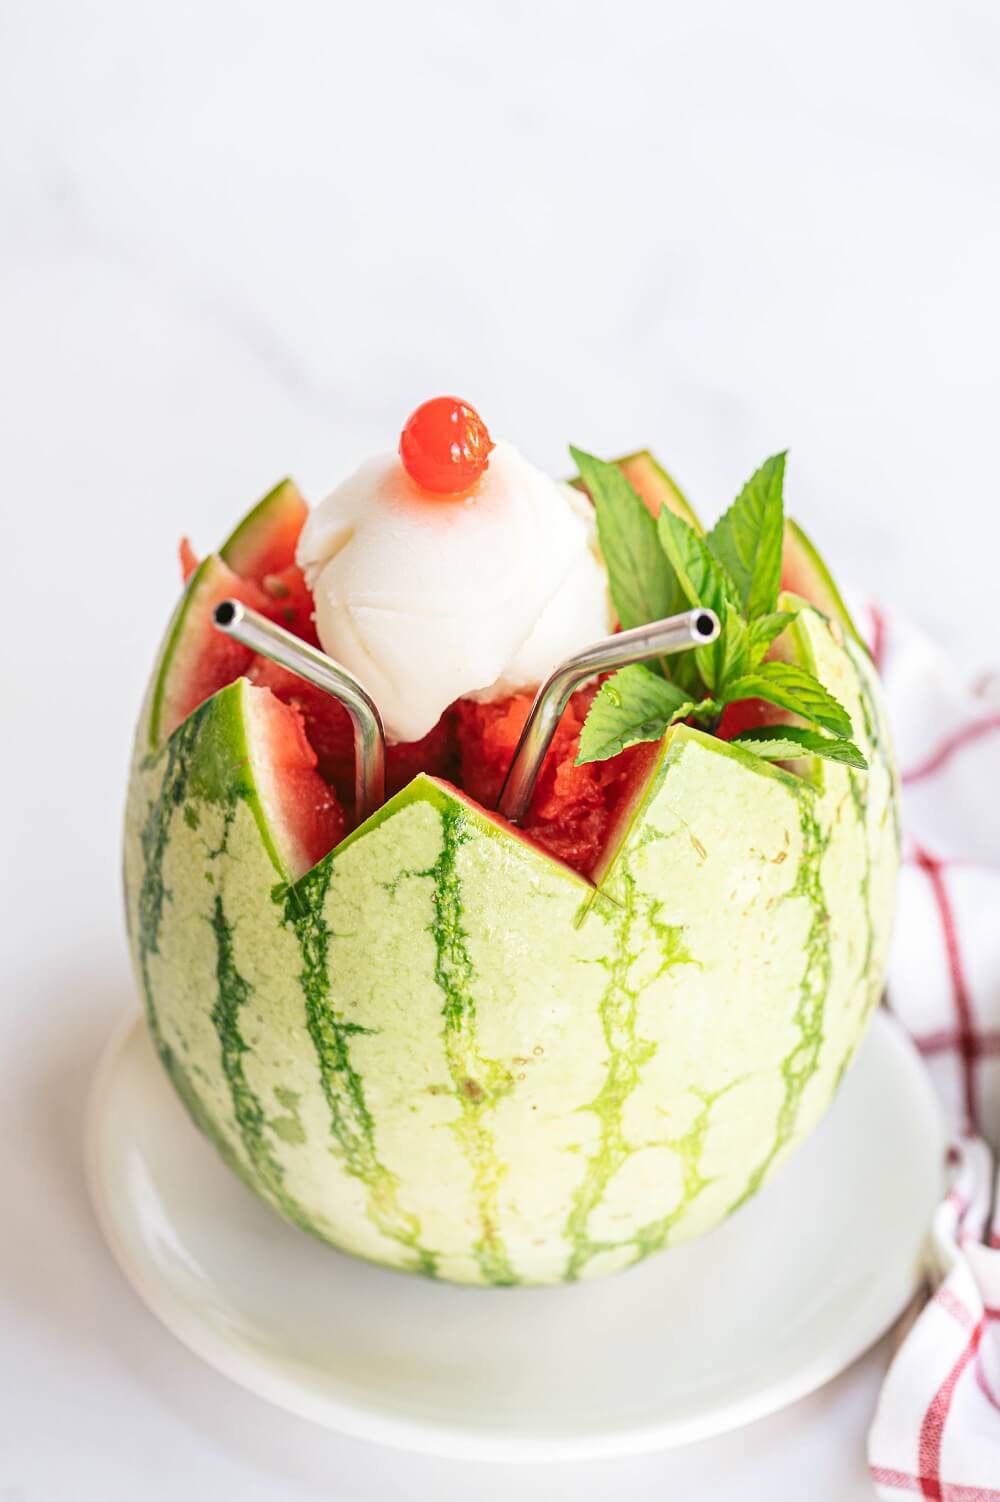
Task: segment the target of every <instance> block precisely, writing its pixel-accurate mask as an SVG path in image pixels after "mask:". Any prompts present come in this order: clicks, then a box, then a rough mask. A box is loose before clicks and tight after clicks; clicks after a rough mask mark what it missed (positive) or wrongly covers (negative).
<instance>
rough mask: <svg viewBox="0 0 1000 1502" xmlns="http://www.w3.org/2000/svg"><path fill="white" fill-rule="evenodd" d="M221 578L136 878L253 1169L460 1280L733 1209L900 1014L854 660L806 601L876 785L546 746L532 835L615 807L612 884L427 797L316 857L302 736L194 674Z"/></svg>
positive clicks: (181, 1087)
mask: <svg viewBox="0 0 1000 1502" xmlns="http://www.w3.org/2000/svg"><path fill="white" fill-rule="evenodd" d="M256 551H257V558H258V559H259V557H260V555H261V552H262V551H263V550H262V549H261V548H258V549H257V550H256ZM269 561H270V560H269ZM255 566H256V564H255ZM223 570H225V572H223ZM202 571H204V572H202ZM233 578H234V575H233V574H232V572H231V571H230V570H229V569H228V567H227V565H226V563H225V561H224V560H219V559H217V560H211V559H210V560H206V563H205V564H203V565H201V568H200V570H199V573H198V574H196V575H195V576H194V578H193V579H192V580H191V583H190V584H189V586H188V593H187V595H186V596H185V602H184V603H183V604H182V606H181V608H180V611H179V614H178V617H177V619H176V621H175V624H174V626H173V627H172V628H171V630H170V631H169V632H168V636H167V640H166V643H165V646H164V649H163V652H162V654H161V658H160V661H159V663H158V665H157V667H156V668H155V669H154V674H153V681H152V684H151V689H150V693H149V696H148V698H147V704H146V708H145V710H144V713H143V717H142V720H141V723H140V728H139V734H138V738H137V745H136V756H135V761H134V765H133V772H132V781H131V786H130V792H129V805H128V817H127V830H126V846H125V869H126V892H127V902H128V912H129V928H130V938H131V945H132V952H133V956H134V959H135V966H136V973H137V976H138V979H139V985H140V988H141V991H142V995H143V998H144V1002H145V1006H146V1011H147V1016H148V1018H149V1025H150V1029H151V1032H152V1035H153V1037H154V1040H155V1042H156V1045H157V1049H158V1051H159V1054H160V1057H161V1059H162V1060H163V1063H164V1066H165V1068H166V1069H167V1071H168V1073H169V1074H170V1076H171V1078H172V1079H173V1081H174V1084H175V1086H176V1088H177V1090H178V1093H179V1095H180V1097H181V1099H182V1100H183V1101H184V1103H185V1104H186V1106H187V1107H188V1109H189V1110H190V1111H191V1113H192V1115H193V1116H194V1119H195V1120H196V1121H197V1122H198V1124H199V1126H200V1127H201V1128H202V1130H203V1131H204V1132H205V1133H206V1134H207V1135H208V1136H209V1137H210V1138H211V1140H212V1141H213V1142H214V1143H215V1144H216V1146H217V1147H218V1148H219V1150H220V1152H221V1153H222V1154H223V1156H224V1158H225V1159H226V1161H227V1162H228V1163H229V1164H230V1166H231V1167H232V1168H233V1169H234V1171H235V1172H237V1173H239V1174H240V1176H241V1177H242V1178H243V1179H244V1180H245V1182H246V1183H247V1184H248V1185H249V1186H250V1187H251V1188H252V1189H253V1190H254V1192H255V1193H257V1194H259V1195H260V1196H261V1197H262V1198H263V1199H264V1200H265V1201H266V1202H267V1203H269V1204H270V1205H272V1206H273V1207H274V1208H275V1209H276V1210H277V1211H279V1212H280V1213H281V1214H282V1215H284V1216H285V1217H286V1218H287V1219H289V1220H291V1221H292V1222H294V1223H295V1224H296V1225H299V1226H302V1227H305V1228H307V1229H309V1230H310V1231H312V1232H314V1233H315V1234H316V1235H318V1236H320V1237H322V1238H324V1239H326V1240H328V1241H330V1242H332V1243H333V1244H334V1245H336V1246H339V1247H342V1248H344V1249H346V1250H348V1251H351V1252H354V1253H356V1254H357V1255H360V1256H364V1257H368V1258H371V1259H373V1260H375V1261H378V1262H382V1263H385V1264H387V1265H390V1266H393V1267H397V1268H402V1269H406V1270H410V1271H418V1272H423V1273H425V1274H428V1275H431V1276H436V1277H441V1278H449V1279H455V1280H458V1281H462V1282H472V1283H520V1282H542V1283H548V1282H556V1281H560V1280H570V1281H572V1280H575V1279H577V1278H582V1277H590V1276H596V1275H599V1274H601V1273H607V1272H612V1271H615V1270H617V1269H620V1268H623V1267H627V1266H629V1265H630V1264H632V1263H634V1262H636V1261H638V1260H639V1259H640V1258H642V1257H644V1256H646V1255H648V1254H649V1253H651V1252H654V1251H657V1250H659V1249H661V1248H664V1247H670V1246H672V1245H674V1244H675V1243H677V1242H678V1241H681V1240H683V1239H685V1238H687V1237H690V1236H694V1235H697V1234H700V1233H701V1232H704V1231H706V1230H707V1229H709V1228H710V1227H711V1226H713V1225H715V1224H717V1223H718V1222H719V1221H720V1220H721V1219H722V1218H723V1217H724V1216H726V1215H727V1214H729V1213H730V1212H731V1211H733V1210H735V1209H736V1208H738V1207H739V1206H740V1205H741V1204H742V1203H743V1202H744V1201H745V1200H746V1199H747V1198H748V1197H749V1196H750V1195H752V1194H753V1193H754V1192H755V1191H756V1190H757V1189H758V1188H759V1187H760V1185H761V1184H762V1183H764V1182H765V1181H766V1180H767V1178H768V1177H769V1176H770V1174H771V1173H772V1172H773V1171H774V1170H775V1169H776V1168H777V1166H778V1165H779V1164H780V1163H781V1162H782V1161H783V1160H784V1159H785V1158H786V1157H787V1155H788V1153H789V1152H791V1151H792V1150H793V1148H794V1147H795V1146H796V1145H797V1144H798V1143H799V1142H800V1141H801V1140H802V1139H803V1138H804V1137H805V1136H806V1135H807V1133H808V1132H809V1131H810V1130H811V1129H812V1127H813V1126H814V1125H815V1123H816V1122H817V1121H818V1120H819V1118H820V1117H821V1116H822V1114H823V1112H824V1111H825V1109H826V1107H827V1105H828V1103H829V1101H830V1099H831V1097H832V1095H833V1093H834V1090H835V1089H836V1085H837V1083H838V1081H839V1079H840V1077H841V1075H842V1074H843V1071H844V1069H845V1068H846V1066H847V1063H848V1061H849V1060H850V1057H851V1055H852V1053H853V1051H854V1049H855V1047H856V1045H857V1043H858V1040H859V1038H860V1037H861V1035H862V1033H863V1031H864V1026H865V1022H866V1020H867V1018H868V1016H869V1014H870V1011H871V1009H872V1007H873V1006H874V1004H875V1002H876V1000H877V999H878V996H879V994H880V992H881V988H882V979H883V975H884V966H885V954H886V947H887V943H888V936H889V928H890V923H891V915H892V908H893V895H894V888H895V879H896V871H897V859H898V855H897V844H896V835H895V781H894V773H893V766H892V756H891V750H890V747H889V741H888V735H887V732H886V728H885V722H884V714H883V707H882V701H881V694H880V690H879V686H878V683H877V680H876V678H875V675H874V671H873V668H872V666H871V663H870V661H869V659H868V658H867V656H866V655H865V654H864V653H863V652H862V651H861V650H860V649H858V648H857V647H856V645H855V643H854V642H853V639H852V638H851V637H850V636H849V635H848V634H845V632H844V631H843V630H842V629H841V626H840V624H839V622H835V624H834V625H833V626H831V624H830V623H829V622H828V621H827V620H826V619H825V618H824V616H823V615H821V614H820V613H818V612H817V611H816V610H814V609H812V608H810V607H809V606H805V607H804V608H803V610H802V612H801V614H800V617H799V621H798V623H797V627H796V632H797V646H796V650H801V651H803V652H806V653H808V656H809V660H810V662H811V664H812V666H813V668H814V670H815V672H816V674H817V676H818V677H819V678H820V680H821V681H822V682H823V683H824V684H825V685H826V686H827V687H828V688H829V689H830V690H831V692H832V693H834V694H835V695H836V697H837V698H838V699H839V700H840V701H841V703H843V704H844V706H845V707H846V708H847V710H848V712H849V714H850V715H851V718H852V721H853V724H854V727H855V731H856V736H857V740H858V742H859V744H860V746H861V749H862V751H863V752H864V753H865V755H866V756H867V758H868V761H869V763H870V771H869V773H867V774H861V773H857V772H855V771H853V770H852V769H850V768H847V767H843V766H840V765H834V764H828V765H826V766H825V767H824V771H823V776H822V778H820V779H815V780H811V779H809V778H805V777H801V776H795V775H792V774H791V773H790V772H788V771H786V770H783V769H781V768H778V767H773V766H770V765H768V764H766V763H764V762H762V761H760V760H758V759H757V758H756V757H754V756H753V755H751V754H750V753H748V752H746V751H744V750H741V749H739V748H737V747H734V746H732V745H728V744H726V743H725V742H723V741H722V740H720V739H718V738H715V737H712V736H709V735H706V734H704V733H702V732H700V731H698V730H694V729H691V728H689V727H687V726H684V725H680V726H675V727H674V728H673V729H672V730H671V731H670V732H669V733H668V735H667V736H666V737H665V738H664V740H663V741H662V742H661V743H659V744H658V745H653V746H649V747H644V748H640V753H639V754H637V755H635V756H634V757H633V758H632V759H631V761H627V762H625V763H621V764H619V765H618V767H615V766H614V765H613V764H607V766H606V767H605V769H604V771H603V772H601V773H595V772H593V771H591V770H588V769H578V770H579V771H580V772H581V773H583V774H585V775H584V776H583V777H582V778H581V779H576V777H575V772H574V774H573V777H572V778H570V776H569V775H568V774H567V772H566V768H567V765H568V760H567V758H565V757H559V756H557V757H556V758H555V759H554V761H553V763H552V764H551V766H550V768H549V769H548V772H547V774H546V775H547V777H549V780H550V784H551V785H550V787H549V788H548V791H546V787H545V786H544V785H543V787H542V788H541V789H540V799H541V803H540V805H539V810H533V815H534V814H535V813H539V812H540V810H541V809H542V808H544V807H545V799H546V798H547V797H550V798H551V799H552V800H553V803H552V808H553V809H554V810H555V811H556V812H557V813H558V812H559V808H560V797H561V796H563V795H564V796H563V802H562V816H564V817H565V822H563V823H562V824H560V823H559V819H556V820H555V821H554V822H555V823H556V824H557V825H558V826H559V827H558V831H557V832H558V833H559V834H560V835H561V834H563V833H565V832H566V831H567V830H569V831H570V832H571V833H572V832H573V825H572V823H571V821H570V820H569V812H570V811H571V812H572V815H573V818H574V819H575V820H576V826H575V833H576V835H581V832H582V837H585V839H586V840H591V838H592V835H593V829H592V827H591V825H592V823H593V820H592V819H591V816H592V815H595V814H599V816H600V819H601V820H602V821H603V822H602V825H601V829H600V831H599V833H598V835H597V837H596V842H595V843H593V844H592V845H588V850H589V851H591V852H593V851H596V855H595V856H594V861H593V867H592V871H593V879H592V880H588V879H586V878H584V877H583V876H581V875H579V874H578V873H577V872H576V871H574V870H573V869H571V867H570V866H568V865H567V864H565V863H564V862H563V861H562V860H558V859H556V858H554V855H553V854H551V853H548V852H547V851H546V850H544V849H542V848H540V847H539V845H538V843H537V833H536V837H535V839H534V840H533V839H532V838H531V837H530V835H531V830H530V829H529V831H528V832H527V834H525V833H519V832H516V831H512V830H511V829H509V828H508V827H506V826H505V825H504V823H503V821H502V820H500V819H498V818H497V817H496V816H495V815H493V814H490V813H488V812H487V811H486V810H484V809H483V808H482V807H481V806H480V805H479V804H477V803H476V802H475V801H474V799H473V798H472V797H470V795H469V792H468V791H465V792H463V791H460V790H459V789H458V788H456V787H455V786H454V785H452V784H451V783H449V782H446V781H443V780H440V779H435V778H433V777H430V776H428V775H426V773H424V772H420V773H418V774H417V775H416V776H414V777H413V778H412V780H410V781H409V782H408V783H407V784H406V785H405V786H404V787H402V788H401V790H400V791H399V792H397V793H396V795H395V796H394V797H393V798H391V799H390V801H389V802H388V803H387V804H386V806H385V807H384V808H383V809H381V810H380V811H379V812H378V813H377V814H375V815H374V816H373V817H372V818H370V819H369V820H367V821H366V822H365V823H364V824H363V825H361V826H360V827H359V828H357V829H355V830H353V831H352V832H350V833H349V834H347V835H346V837H345V838H343V839H341V840H340V841H339V843H337V844H335V845H334V848H332V849H331V850H330V851H329V852H328V853H326V854H324V855H323V856H322V858H321V859H319V860H318V861H316V862H315V863H314V864H313V863H312V862H313V858H314V855H315V853H316V851H317V850H318V849H319V848H320V847H321V846H322V845H323V843H324V842H327V841H332V840H335V839H336V837H337V831H336V828H335V826H334V821H335V818H336V813H335V811H334V812H333V813H331V810H330V807H329V805H326V804H324V802H323V798H322V796H321V795H320V792H319V790H320V789H322V790H323V794H324V795H325V796H326V797H329V796H330V795H329V792H328V790H327V789H326V784H325V783H324V781H323V779H322V778H320V777H319V776H318V774H317V773H316V771H315V770H314V768H313V767H312V766H310V765H309V764H308V763H309V761H310V757H311V752H310V751H309V749H308V747H307V746H306V745H305V742H304V740H303V738H302V722H301V721H300V720H299V719H298V718H297V716H296V711H295V710H294V708H293V707H292V706H291V705H288V704H282V703H279V702H278V700H277V699H276V698H275V697H274V696H273V695H272V694H270V693H269V692H267V691H266V690H265V689H264V688H263V687H260V686H254V685H252V684H251V683H250V682H249V681H248V679H246V678H244V677H239V676H236V677H235V681H231V682H227V683H226V684H225V685H224V686H222V685H221V684H220V683H219V682H218V681H217V680H219V679H221V677H222V676H223V668H224V670H225V672H226V673H229V674H230V675H233V676H235V675H238V674H240V673H241V672H243V671H244V670H245V667H246V664H241V663H240V662H239V661H238V660H237V659H236V658H228V657H227V658H226V659H225V660H223V659H222V658H220V657H219V656H218V655H217V654H216V643H215V642H214V641H213V642H212V646H211V648H210V649H209V650H208V652H207V654H206V655H204V657H202V656H199V654H198V652H197V651H196V650H195V648H196V647H197V645H198V641H199V640H200V641H201V642H202V645H203V646H204V632H202V631H201V627H202V625H203V624H204V621H205V620H206V614H205V612H206V611H207V609H208V605H209V601H210V600H211V599H213V598H214V594H215V591H216V590H218V589H221V587H222V585H223V584H224V583H225V584H226V586H227V587H228V588H232V586H233ZM241 587H244V588H247V589H259V588H260V586H259V585H258V584H256V583H254V581H253V580H249V581H248V580H243V581H241ZM234 592H237V591H235V590H234ZM272 603H273V602H272ZM219 645H221V647H222V648H223V649H227V648H228V646H230V645H231V644H229V643H226V642H225V641H223V639H221V638H220V639H219ZM213 684H215V687H214V691H213V690H212V685H213ZM206 689H207V690H209V693H208V697H207V698H205V699H203V701H202V702H201V703H200V704H199V705H198V706H197V707H196V708H194V709H191V708H190V706H191V701H192V700H193V699H194V698H195V697H196V696H197V695H199V694H201V693H202V692H203V691H204V690H206ZM492 713H493V716H494V719H502V718H503V714H502V711H495V710H494V711H492ZM458 714H459V716H460V717H461V718H464V719H469V718H470V717H472V718H474V716H472V712H471V711H470V710H469V709H468V707H466V706H463V707H462V709H461V710H460V711H459V712H458ZM282 716H291V719H283V718H282ZM489 718H490V716H489V715H487V716H485V717H484V723H485V721H487V720H489ZM516 718H517V716H516V714H515V716H514V720H513V721H512V723H511V724H510V725H509V726H507V727H506V728H504V729H503V730H502V732H501V733H500V737H499V740H498V741H497V743H496V745H495V746H494V747H493V750H492V751H491V752H490V754H489V755H485V754H484V755H482V756H481V758H480V760H478V761H477V760H476V755H475V754H472V753H470V745H471V742H469V741H463V739H462V736H461V734H460V733H459V732H458V731H455V732H454V733H455V740H454V742H453V745H452V749H453V750H454V751H455V752H456V753H458V752H461V753H462V754H463V757H464V761H465V770H464V772H463V773H462V774H461V775H463V776H464V778H465V780H466V781H467V782H468V784H469V785H470V786H471V785H473V784H475V783H476V779H477V778H480V779H483V780H484V785H483V786H482V787H481V788H480V791H482V792H483V794H484V796H486V793H487V791H491V790H492V788H493V787H495V784H496V780H497V775H498V773H499V770H500V766H499V755H500V748H501V747H505V746H506V745H508V744H509V742H510V736H511V735H512V734H513V728H514V722H516ZM306 723H308V721H307V722H306ZM572 731H573V717H572V716H571V717H570V720H569V721H568V722H567V726H566V727H564V729H563V731H562V732H561V735H562V738H563V741H564V742H567V741H568V743H569V744H571V743H572V739H573V735H572ZM567 732H569V734H568V736H567ZM475 736H478V737H479V740H480V741H482V740H483V739H484V738H486V735H485V731H484V730H483V727H482V725H480V726H479V728H478V729H477V730H476V732H475ZM475 736H474V737H473V739H475ZM598 776H605V777H607V778H608V779H610V781H609V783H608V784H606V785H604V786H603V787H602V788H598V785H597V784H596V783H595V778H597V777H598ZM560 779H561V782H562V784H563V786H562V790H561V793H560ZM615 779H617V785H614V784H615ZM486 781H488V782H489V784H490V786H489V789H487V788H486V787H485V782H486ZM570 783H572V785H570ZM609 788H610V792H609ZM597 791H600V792H601V797H600V799H598V797H597V796H596V792H597ZM317 799H318V801H315V800H317ZM588 820H589V821H590V822H588ZM550 833H551V831H550ZM552 848H555V847H554V846H553V847H552ZM571 853H572V855H573V856H574V858H576V859H577V860H578V863H579V862H580V860H581V857H580V851H579V849H574V850H573V851H572V852H571ZM588 859H589V856H588Z"/></svg>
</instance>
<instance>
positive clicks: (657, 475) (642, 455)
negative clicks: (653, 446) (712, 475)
mask: <svg viewBox="0 0 1000 1502" xmlns="http://www.w3.org/2000/svg"><path fill="white" fill-rule="evenodd" d="M615 463H616V464H617V465H618V468H619V469H620V470H621V472H622V474H623V475H624V476H625V478H626V479H627V480H628V482H629V484H630V485H631V486H632V489H633V490H635V491H637V493H638V494H639V495H640V496H641V497H642V499H643V500H644V501H645V503H646V506H647V507H648V509H649V510H650V512H651V513H652V514H653V516H659V514H660V508H661V507H663V506H666V507H667V509H668V510H669V511H672V512H673V513H674V515H675V516H679V517H680V518H681V520H682V521H685V522H687V524H688V526H689V527H693V528H694V530H695V531H696V532H700V531H701V530H702V526H701V522H700V521H699V520H698V517H697V515H696V513H695V511H694V508H693V507H692V506H691V504H690V503H689V502H688V500H687V499H686V497H685V496H684V494H683V492H682V491H681V488H680V486H679V485H678V484H677V482H676V481H675V480H674V479H672V478H671V476H670V475H668V474H667V471H666V470H665V469H664V468H663V465H662V464H661V463H660V462H659V460H657V459H654V457H653V455H652V454H651V453H650V452H649V450H648V449H641V450H640V451H639V452H638V453H636V454H626V455H625V457H624V459H616V460H615Z"/></svg>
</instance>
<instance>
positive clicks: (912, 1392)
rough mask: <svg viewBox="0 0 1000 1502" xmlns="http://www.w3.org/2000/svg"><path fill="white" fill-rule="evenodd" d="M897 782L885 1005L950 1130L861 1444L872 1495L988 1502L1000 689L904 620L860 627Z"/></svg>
mask: <svg viewBox="0 0 1000 1502" xmlns="http://www.w3.org/2000/svg"><path fill="white" fill-rule="evenodd" d="M871 619H872V635H871V643H872V651H873V655H874V656H875V659H876V661H877V662H878V665H879V667H880V669H881V671H882V675H883V679H884V681H885V687H886V693H887V696H888V700H889V712H890V716H891V720H892V724H893V726H894V728H895V739H896V751H897V756H898V760H899V766H900V773H901V777H902V795H903V829H904V847H903V870H902V876H901V878H900V891H899V912H898V917H897V924H896V937H895V942H894V945H893V953H892V959H891V961H890V966H889V983H888V1003H889V1006H890V1007H891V1008H892V1010H893V1011H894V1012H895V1013H896V1015H897V1016H898V1017H899V1018H900V1019H901V1021H902V1022H903V1023H904V1025H905V1026H906V1027H907V1028H908V1029H909V1031H910V1033H911V1035H912V1037H913V1039H914V1041H915V1042H916V1044H917V1047H918V1048H919V1049H920V1051H921V1053H923V1055H924V1056H925V1058H926V1060H927V1065H928V1068H929V1069H930V1072H931V1074H932V1076H933V1078H934V1081H935V1083H936V1085H937V1087H938V1090H939V1092H940V1095H941V1098H942V1100H943V1101H944V1104H945V1109H946V1111H947V1113H948V1115H949V1118H950V1120H951V1122H952V1126H953V1143H952V1147H951V1151H950V1158H949V1162H950V1187H949V1189H948V1193H947V1195H946V1196H945V1198H944V1200H943V1201H942V1203H941V1205H940V1206H939V1208H938V1211H937V1214H936V1216H935V1219H934V1227H933V1234H932V1240H931V1264H932V1270H931V1276H932V1282H933V1285H934V1289H935V1291H934V1293H933V1296H932V1297H931V1299H930V1301H929V1303H928V1304H927V1305H926V1306H925V1308H924V1309H923V1310H922V1312H921V1313H920V1314H919V1316H918V1317H917V1319H916V1321H915V1323H914V1324H913V1326H912V1328H911V1329H910V1330H909V1332H908V1333H907V1335H906V1337H905V1338H904V1340H903V1342H902V1344H901V1345H900V1347H899V1349H898V1351H897V1352H896V1355H895V1358H894V1359H893V1362H892V1365H891V1367H890V1368H889V1372H888V1374H887V1376H886V1379H885V1384H884V1386H883V1388H882V1393H881V1397H880V1399H879V1405H878V1410H877V1412H876V1414H875V1420H874V1423H873V1424H872V1428H871V1433H870V1435H869V1439H868V1460H869V1465H870V1467H871V1474H872V1479H873V1481H874V1482H875V1487H876V1490H877V1492H878V1494H879V1496H880V1497H883V1498H886V1499H899V1498H902V1497H935V1498H939V1499H941V1502H1000V1193H998V1194H997V1202H998V1203H997V1204H994V1207H993V1212H992V1214H993V1219H992V1224H991V1223H990V1213H991V1199H992V1198H993V1193H994V1189H995V1188H996V1187H997V1186H996V1184H995V1175H996V1158H997V1152H998V1149H1000V677H998V678H994V679H992V680H990V679H984V680H981V681H980V682H979V683H978V684H975V685H971V686H970V685H969V684H966V683H963V682H962V680H961V675H960V673H959V672H958V671H957V670H956V667H955V665H954V663H952V662H950V661H949V660H948V659H947V658H946V657H945V656H944V654H943V653H941V652H940V651H939V650H938V649H937V648H936V647H934V646H933V645H932V643H930V642H929V641H928V640H927V638H926V637H924V636H923V635H922V634H921V633H920V632H919V631H917V630H916V629H915V628H914V627H913V626H911V625H910V624H909V623H908V622H906V621H904V620H902V619H898V618H896V617H894V616H888V615H884V614H883V613H882V612H880V611H873V612H872V613H871Z"/></svg>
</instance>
